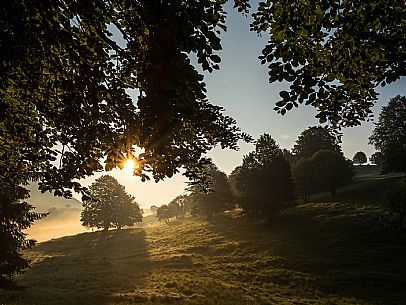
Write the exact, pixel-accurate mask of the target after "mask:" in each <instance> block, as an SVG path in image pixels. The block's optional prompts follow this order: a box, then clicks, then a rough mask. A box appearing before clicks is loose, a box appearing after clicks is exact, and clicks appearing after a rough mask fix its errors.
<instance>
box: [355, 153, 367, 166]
mask: <svg viewBox="0 0 406 305" xmlns="http://www.w3.org/2000/svg"><path fill="white" fill-rule="evenodd" d="M367 161H368V159H367V155H366V154H365V153H364V152H363V151H358V152H357V153H356V154H355V155H354V157H353V158H352V162H354V163H355V164H358V165H361V164H364V163H367Z"/></svg>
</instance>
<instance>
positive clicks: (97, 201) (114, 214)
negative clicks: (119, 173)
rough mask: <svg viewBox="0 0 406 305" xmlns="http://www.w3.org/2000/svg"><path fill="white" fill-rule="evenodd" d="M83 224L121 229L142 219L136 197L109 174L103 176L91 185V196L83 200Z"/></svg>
mask: <svg viewBox="0 0 406 305" xmlns="http://www.w3.org/2000/svg"><path fill="white" fill-rule="evenodd" d="M83 207H84V209H83V211H82V213H81V221H82V224H83V225H84V226H86V227H90V228H91V227H96V228H98V229H100V228H103V229H104V230H105V231H107V230H108V229H109V228H117V229H121V228H122V227H123V226H132V225H134V224H135V223H136V222H141V221H142V214H141V210H140V208H139V206H138V204H137V203H136V202H135V201H134V197H132V196H131V195H129V194H127V193H126V192H125V188H124V186H122V185H121V184H119V183H118V181H117V180H116V179H114V178H113V177H111V176H109V175H104V176H101V177H100V178H98V179H96V181H95V182H94V183H93V184H92V185H91V186H90V187H89V197H88V198H85V200H83Z"/></svg>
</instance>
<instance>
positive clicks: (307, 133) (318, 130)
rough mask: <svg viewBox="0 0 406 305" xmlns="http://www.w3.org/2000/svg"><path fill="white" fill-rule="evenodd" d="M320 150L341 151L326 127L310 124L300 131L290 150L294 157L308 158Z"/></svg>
mask: <svg viewBox="0 0 406 305" xmlns="http://www.w3.org/2000/svg"><path fill="white" fill-rule="evenodd" d="M320 150H331V151H337V152H341V147H340V146H339V145H338V142H337V139H336V137H335V136H334V135H333V134H332V133H331V131H330V130H329V129H328V128H327V127H322V126H312V127H308V128H306V129H305V130H303V131H302V133H301V134H300V135H299V137H298V138H297V140H296V142H295V145H294V147H293V150H292V152H293V154H294V155H295V157H296V159H308V158H311V157H312V156H313V155H314V154H315V153H316V152H318V151H320Z"/></svg>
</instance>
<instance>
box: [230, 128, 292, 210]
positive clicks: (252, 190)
mask: <svg viewBox="0 0 406 305" xmlns="http://www.w3.org/2000/svg"><path fill="white" fill-rule="evenodd" d="M232 181H234V183H235V188H236V189H237V190H238V193H239V197H238V199H237V201H238V203H239V205H240V206H241V207H242V208H243V209H244V210H245V212H246V213H247V214H249V215H258V214H261V215H263V216H265V217H268V218H271V217H274V216H276V215H278V214H279V212H280V211H281V210H283V209H284V208H286V207H287V206H289V205H290V204H292V202H293V201H294V199H295V195H294V184H293V182H292V177H291V171H290V165H289V163H288V162H287V161H286V159H285V158H284V156H283V153H282V151H281V149H280V148H279V146H278V145H277V144H276V142H275V140H274V139H273V138H272V137H271V136H270V135H269V134H263V135H261V136H260V137H259V139H258V140H257V142H256V145H255V151H253V152H250V153H249V154H248V155H246V156H244V159H243V162H242V165H241V166H240V167H239V168H238V170H235V171H234V172H233V177H232Z"/></svg>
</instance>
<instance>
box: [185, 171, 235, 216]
mask: <svg viewBox="0 0 406 305" xmlns="http://www.w3.org/2000/svg"><path fill="white" fill-rule="evenodd" d="M204 175H205V179H206V183H207V184H208V188H209V189H208V190H206V185H204V184H200V185H191V186H190V187H189V189H188V190H189V191H190V195H189V196H190V199H191V200H192V201H193V203H194V205H193V207H192V210H191V212H192V214H193V215H200V216H205V217H207V218H208V219H211V218H213V216H215V215H216V214H218V213H220V212H223V211H224V210H226V209H227V208H230V207H231V206H232V205H233V201H234V198H233V194H232V190H231V186H230V183H229V181H228V178H227V175H226V174H225V173H223V172H222V171H220V170H219V169H218V168H217V167H216V166H215V165H213V164H211V165H207V166H206V167H205V170H204Z"/></svg>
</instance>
